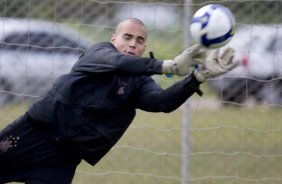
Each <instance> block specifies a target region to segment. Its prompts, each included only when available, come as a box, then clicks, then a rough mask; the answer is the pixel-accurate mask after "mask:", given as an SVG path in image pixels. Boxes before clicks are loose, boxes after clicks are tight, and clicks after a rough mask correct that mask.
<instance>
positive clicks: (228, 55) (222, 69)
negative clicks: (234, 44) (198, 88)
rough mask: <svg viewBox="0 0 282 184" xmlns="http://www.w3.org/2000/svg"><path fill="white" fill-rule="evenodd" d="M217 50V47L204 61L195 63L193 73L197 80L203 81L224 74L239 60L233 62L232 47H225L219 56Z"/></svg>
mask: <svg viewBox="0 0 282 184" xmlns="http://www.w3.org/2000/svg"><path fill="white" fill-rule="evenodd" d="M219 51H220V50H219V49H217V50H215V51H214V53H213V54H212V55H211V56H210V57H208V58H207V60H206V61H205V62H202V64H199V65H197V67H196V69H195V71H194V75H195V77H196V78H197V80H198V81H200V82H204V81H205V80H206V79H207V78H212V77H216V76H219V75H222V74H225V73H227V72H228V71H230V70H232V69H233V68H235V67H236V66H237V65H238V64H239V62H233V58H234V49H233V48H227V49H225V50H224V51H223V53H222V54H221V56H219Z"/></svg>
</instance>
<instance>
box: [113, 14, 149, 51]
mask: <svg viewBox="0 0 282 184" xmlns="http://www.w3.org/2000/svg"><path fill="white" fill-rule="evenodd" d="M146 40H147V30H146V27H145V25H144V23H143V22H142V21H141V20H139V19H136V18H128V19H125V20H123V21H121V22H120V23H119V24H118V25H117V27H116V30H115V33H114V34H113V35H112V37H111V43H112V44H113V45H114V46H115V47H116V48H117V50H118V51H119V52H121V53H124V54H129V55H135V56H141V55H142V54H143V53H144V51H145V48H146Z"/></svg>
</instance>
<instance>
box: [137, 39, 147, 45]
mask: <svg viewBox="0 0 282 184" xmlns="http://www.w3.org/2000/svg"><path fill="white" fill-rule="evenodd" d="M137 42H138V43H140V44H143V43H144V42H145V41H144V40H143V39H138V40H137Z"/></svg>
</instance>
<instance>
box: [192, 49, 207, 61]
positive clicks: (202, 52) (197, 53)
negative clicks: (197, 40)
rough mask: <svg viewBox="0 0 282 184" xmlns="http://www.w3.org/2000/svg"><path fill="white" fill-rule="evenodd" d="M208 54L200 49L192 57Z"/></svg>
mask: <svg viewBox="0 0 282 184" xmlns="http://www.w3.org/2000/svg"><path fill="white" fill-rule="evenodd" d="M205 56H206V51H204V50H198V51H197V52H195V53H193V55H192V59H197V58H202V57H205Z"/></svg>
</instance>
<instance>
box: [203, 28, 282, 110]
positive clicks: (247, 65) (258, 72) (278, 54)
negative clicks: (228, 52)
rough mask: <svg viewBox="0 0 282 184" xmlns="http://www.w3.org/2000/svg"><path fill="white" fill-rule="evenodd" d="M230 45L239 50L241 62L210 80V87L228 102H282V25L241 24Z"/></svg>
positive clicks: (278, 103) (238, 57) (237, 53)
mask: <svg viewBox="0 0 282 184" xmlns="http://www.w3.org/2000/svg"><path fill="white" fill-rule="evenodd" d="M228 46H231V47H233V48H234V49H235V50H236V57H235V58H237V59H239V60H240V65H239V66H238V67H237V68H235V69H234V70H232V71H231V72H229V73H227V74H225V75H223V76H221V77H218V78H215V79H212V80H209V81H208V84H209V86H210V87H211V88H212V89H213V90H214V91H215V92H216V94H217V96H218V97H219V98H220V99H221V100H222V101H223V102H226V104H232V103H233V104H242V103H245V102H246V101H248V100H250V99H252V100H254V101H256V102H258V103H264V104H268V105H281V104H282V78H281V77H282V27H280V26H279V25H239V26H238V29H237V31H236V33H235V35H234V38H233V39H232V40H231V42H230V44H228Z"/></svg>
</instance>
